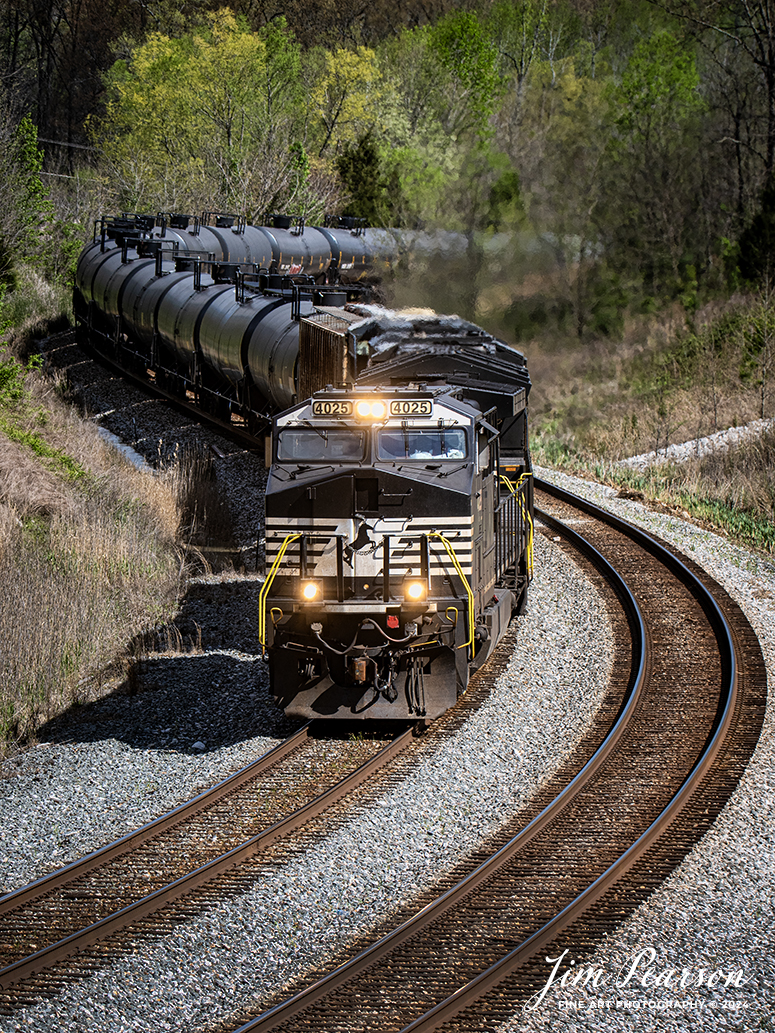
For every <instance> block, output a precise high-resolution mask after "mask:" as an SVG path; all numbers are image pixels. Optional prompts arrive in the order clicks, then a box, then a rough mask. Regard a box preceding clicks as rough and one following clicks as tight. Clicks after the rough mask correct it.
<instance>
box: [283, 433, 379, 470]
mask: <svg viewBox="0 0 775 1033" xmlns="http://www.w3.org/2000/svg"><path fill="white" fill-rule="evenodd" d="M365 448H366V431H365V430H355V429H345V428H334V429H327V428H325V427H305V428H299V427H294V428H293V430H282V431H280V434H279V436H278V439H277V458H278V459H279V460H281V461H282V460H285V461H286V462H288V461H291V462H293V461H297V462H303V463H306V462H310V461H312V462H327V463H331V462H334V461H336V462H341V461H342V460H348V459H350V460H359V459H363V456H364V452H365Z"/></svg>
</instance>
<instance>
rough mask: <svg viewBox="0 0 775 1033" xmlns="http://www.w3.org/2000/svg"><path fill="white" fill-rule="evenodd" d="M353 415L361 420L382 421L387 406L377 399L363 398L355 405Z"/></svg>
mask: <svg viewBox="0 0 775 1033" xmlns="http://www.w3.org/2000/svg"><path fill="white" fill-rule="evenodd" d="M355 414H356V416H360V417H361V419H363V420H384V419H385V416H386V415H387V406H386V405H385V403H384V402H380V401H379V400H378V399H376V400H375V399H371V400H369V399H366V398H364V399H363V400H362V401H360V402H358V403H357V404H356V406H355Z"/></svg>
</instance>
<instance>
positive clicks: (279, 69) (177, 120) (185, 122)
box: [93, 11, 305, 219]
mask: <svg viewBox="0 0 775 1033" xmlns="http://www.w3.org/2000/svg"><path fill="white" fill-rule="evenodd" d="M107 85H108V95H109V99H108V102H107V106H106V113H105V117H104V118H103V119H102V120H100V121H99V122H97V123H96V124H95V125H94V127H93V135H94V139H95V142H96V143H97V144H98V145H99V146H100V148H101V149H102V152H103V155H104V161H105V171H106V173H107V174H108V175H110V176H115V177H117V178H118V181H119V183H120V195H121V196H120V202H121V203H122V204H123V205H125V206H129V207H141V208H153V207H157V208H163V209H165V208H166V209H169V208H173V209H178V210H181V209H185V208H187V207H198V208H201V207H206V206H207V207H210V206H214V207H218V208H223V209H227V210H235V209H236V210H237V211H240V212H244V213H245V214H246V215H247V216H248V217H249V218H252V219H257V218H258V217H259V215H260V213H261V212H263V211H264V210H266V209H267V208H269V207H273V206H276V205H279V204H283V203H292V202H293V201H294V200H295V197H294V196H293V194H294V191H295V192H298V191H300V190H301V189H302V188H303V186H304V183H303V179H302V178H301V177H300V176H299V175H298V172H299V169H300V168H301V167H302V166H303V162H302V166H300V164H299V150H298V144H299V143H303V139H304V131H305V129H304V107H303V101H302V91H301V77H300V54H299V48H298V46H297V44H296V43H295V42H294V40H293V39H292V37H291V36H290V35H289V34H288V32H287V29H286V27H285V25H284V23H282V22H278V23H272V25H270V26H268V27H267V28H265V29H264V30H262V31H261V32H258V33H254V32H251V31H250V30H249V29H248V27H247V25H246V24H245V23H244V22H242V21H239V20H238V19H236V18H235V17H234V15H233V14H231V13H230V12H229V11H219V12H218V13H217V14H213V15H210V16H209V17H208V18H207V21H206V22H205V24H203V25H201V26H199V27H198V28H197V29H196V30H195V31H194V32H192V33H188V34H186V35H183V36H180V37H178V38H174V39H173V38H171V37H169V36H165V35H163V34H161V33H151V35H150V36H149V37H148V39H147V40H146V41H145V42H144V43H141V44H137V45H135V46H133V47H132V48H131V52H130V56H129V57H128V59H126V60H122V61H118V62H116V64H115V65H114V66H113V68H112V69H111V72H110V74H109V76H108V80H107Z"/></svg>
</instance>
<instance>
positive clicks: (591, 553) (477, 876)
mask: <svg viewBox="0 0 775 1033" xmlns="http://www.w3.org/2000/svg"><path fill="white" fill-rule="evenodd" d="M540 516H541V519H542V520H545V521H546V522H547V523H548V524H550V525H551V526H552V527H556V528H557V529H558V530H560V531H561V533H562V534H563V535H564V536H566V537H567V538H568V539H569V540H571V541H572V542H573V544H574V546H575V547H577V548H578V549H579V550H580V551H581V552H583V553H584V554H585V555H586V556H587V557H588V559H590V561H591V562H592V563H594V565H595V567H596V568H597V569H598V571H599V572H600V573H602V574H603V575H604V576H605V577H606V579H607V580H608V582H609V585H610V586H611V588H612V589H613V591H614V592H615V594H616V596H617V597H618V599H619V601H620V603H621V605H622V608H623V610H624V612H625V615H626V617H627V620H628V623H629V625H630V629H631V635H632V640H633V663H632V669H631V673H630V678H629V683H628V687H627V690H626V693H625V697H624V702H623V704H622V707H621V709H620V711H619V713H618V715H617V717H616V719H615V721H614V723H613V725H612V726H611V728H610V729H609V731H608V733H607V735H606V737H605V739H604V740H603V742H602V743H601V744H600V746H599V747H598V749H597V750H596V751H595V753H594V754H593V755H592V757H590V759H589V760H588V761H587V763H586V764H585V765H584V767H583V768H582V769H581V770H580V771H579V772H578V773H577V774H576V776H575V777H574V778H573V779H572V780H571V781H570V782H569V783H568V785H567V786H566V787H565V788H564V789H563V790H562V792H560V793H559V794H558V795H557V796H556V797H555V799H554V800H552V801H551V802H550V803H549V804H548V805H547V806H546V807H545V808H544V809H543V810H542V811H541V812H540V813H539V814H538V815H536V816H535V817H534V818H533V819H532V821H531V822H530V823H529V824H528V825H526V826H525V827H524V829H522V830H521V831H520V832H519V833H518V834H517V835H516V836H515V837H514V838H513V839H511V840H510V841H509V842H508V843H506V844H504V845H503V846H502V847H501V848H500V849H499V850H498V851H497V852H496V853H495V854H493V855H492V856H491V857H489V858H488V859H487V860H486V861H484V862H483V863H482V864H480V865H479V866H478V867H477V868H476V869H474V871H472V872H471V873H469V875H467V876H466V877H465V878H464V879H463V880H461V882H459V883H458V884H457V885H456V886H454V887H452V888H451V889H449V890H447V891H446V892H445V893H443V894H441V895H440V896H439V897H437V898H436V899H435V900H434V901H431V903H429V904H427V905H426V906H425V907H424V908H422V910H420V911H418V912H417V914H416V915H414V916H413V917H412V918H410V919H408V920H407V921H406V922H404V923H402V924H401V925H400V926H398V928H396V929H395V930H394V931H393V932H391V933H389V934H388V935H386V936H384V937H383V938H382V939H380V940H378V941H377V942H376V943H374V944H372V945H371V946H370V947H367V948H366V949H365V950H363V951H361V952H360V953H359V954H357V955H356V956H355V957H354V958H353V959H352V960H351V961H349V962H347V963H345V964H343V965H340V966H339V967H338V968H336V969H334V970H333V971H332V972H330V973H328V974H327V975H326V976H323V977H322V978H321V979H319V980H317V981H316V982H314V983H312V984H311V985H310V986H308V987H306V988H305V989H304V990H302V991H300V992H299V993H297V994H295V995H294V996H293V997H290V998H289V999H288V1000H287V1001H283V1002H281V1003H280V1004H278V1005H276V1006H275V1007H273V1008H270V1009H268V1010H267V1011H266V1012H263V1013H262V1014H261V1015H259V1016H257V1017H256V1018H255V1019H252V1020H250V1021H249V1022H247V1023H245V1024H243V1025H241V1026H240V1027H239V1028H238V1029H237V1030H236V1031H235V1033H255V1031H259V1030H260V1031H262V1033H264V1031H267V1030H271V1029H274V1028H275V1027H277V1026H280V1025H281V1024H282V1023H285V1022H287V1021H289V1020H290V1019H292V1018H293V1017H294V1016H295V1015H297V1014H298V1013H299V1012H302V1011H304V1010H305V1009H306V1008H308V1007H310V1006H311V1005H313V1004H315V1003H316V1002H318V1001H320V1000H321V999H323V998H324V997H326V996H327V995H328V994H331V993H333V992H335V990H336V989H337V988H338V987H340V986H342V985H344V984H345V983H347V982H349V981H350V980H351V979H353V978H355V977H356V976H358V975H359V974H360V973H361V972H364V971H365V970H367V969H369V968H371V967H372V966H374V965H376V964H377V963H378V962H379V961H380V960H381V959H382V958H384V957H385V956H386V955H387V954H389V953H390V952H391V951H393V950H395V949H396V948H397V947H400V946H401V944H402V943H404V942H406V941H407V940H409V939H411V938H412V937H413V936H415V935H417V934H418V933H419V932H420V931H421V930H422V929H424V928H425V927H426V926H428V925H429V924H430V923H431V922H433V921H435V920H436V919H437V918H439V917H440V916H441V915H443V914H444V913H446V912H448V911H449V910H451V908H453V907H454V906H455V905H456V904H457V903H458V902H459V901H460V900H461V899H462V898H464V897H466V896H468V895H469V894H471V893H472V892H474V891H475V890H476V889H477V888H478V887H479V886H481V885H482V884H483V883H485V882H486V881H487V880H488V879H489V878H491V877H492V876H493V875H494V874H495V872H496V871H497V870H498V869H499V868H501V867H502V866H503V865H504V864H506V863H507V862H508V861H510V860H511V859H512V858H513V857H514V856H515V855H516V854H517V853H518V852H519V851H520V850H521V849H523V848H524V847H525V846H526V845H527V843H529V842H530V841H531V840H532V839H533V838H534V837H535V836H536V835H538V834H539V833H540V832H541V830H542V829H543V828H544V827H545V826H546V825H547V824H548V823H549V822H550V821H551V820H552V819H553V818H554V817H555V815H556V814H557V813H558V812H559V811H561V810H562V808H563V807H565V806H566V805H567V803H568V802H569V801H570V800H572V799H573V798H574V797H575V796H576V795H577V793H578V792H579V791H580V790H581V789H582V788H583V786H584V785H585V784H586V783H587V782H588V781H589V780H590V779H591V778H592V777H594V774H595V773H596V771H597V770H598V769H599V768H600V766H601V765H602V764H603V763H604V761H605V760H606V758H607V757H608V756H609V754H610V753H611V752H612V750H613V749H614V748H615V746H616V744H617V743H618V742H619V740H620V739H621V737H622V735H623V734H624V733H625V731H626V729H627V726H628V724H629V721H630V718H631V716H632V714H633V713H634V711H635V709H636V707H637V704H638V702H639V699H640V696H641V692H642V689H643V687H644V685H645V683H646V679H647V677H648V674H649V665H648V642H649V640H648V634H647V631H646V627H645V624H644V621H643V617H642V614H641V612H640V608H639V606H638V603H637V601H636V600H635V597H634V596H633V594H632V593H631V592H630V590H629V588H628V587H627V585H626V584H625V583H624V581H623V579H622V578H621V577H620V575H619V574H618V573H617V571H616V570H614V568H613V567H612V566H611V564H610V563H609V562H608V560H606V559H605V558H604V557H603V556H602V555H601V554H600V553H599V552H598V551H597V550H596V549H595V548H594V547H593V546H592V545H590V543H589V542H587V541H586V540H585V539H584V538H582V537H581V536H580V535H578V534H577V533H576V532H575V531H573V530H572V529H571V528H567V527H565V526H564V525H561V524H559V523H558V522H557V521H555V520H554V519H553V518H552V517H551V516H549V515H548V514H543V513H541V514H540Z"/></svg>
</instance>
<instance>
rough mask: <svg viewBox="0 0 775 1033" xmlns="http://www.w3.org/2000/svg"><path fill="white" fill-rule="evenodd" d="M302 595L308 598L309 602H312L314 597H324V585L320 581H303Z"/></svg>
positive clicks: (303, 597)
mask: <svg viewBox="0 0 775 1033" xmlns="http://www.w3.org/2000/svg"><path fill="white" fill-rule="evenodd" d="M301 597H302V599H306V600H307V602H308V603H310V602H312V600H313V599H322V598H323V585H322V584H321V582H320V581H302V583H301Z"/></svg>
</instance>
